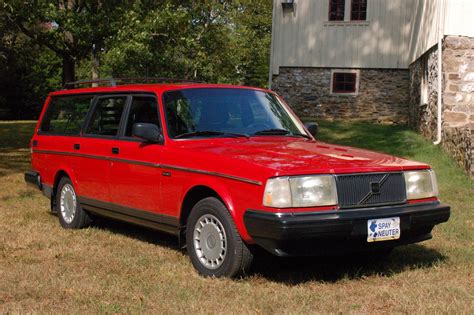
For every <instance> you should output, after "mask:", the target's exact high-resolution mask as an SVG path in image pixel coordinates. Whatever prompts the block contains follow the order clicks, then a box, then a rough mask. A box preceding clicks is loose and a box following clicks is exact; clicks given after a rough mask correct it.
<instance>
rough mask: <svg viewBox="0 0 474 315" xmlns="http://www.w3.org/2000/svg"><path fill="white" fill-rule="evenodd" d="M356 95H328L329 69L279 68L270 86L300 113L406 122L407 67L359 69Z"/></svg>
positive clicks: (327, 116)
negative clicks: (398, 68) (405, 68)
mask: <svg viewBox="0 0 474 315" xmlns="http://www.w3.org/2000/svg"><path fill="white" fill-rule="evenodd" d="M359 71H360V79H359V91H358V94H357V95H334V94H331V69H330V68H280V74H279V75H275V76H274V77H273V82H272V89H273V90H274V91H276V92H277V93H279V94H280V95H281V96H283V97H284V98H285V100H286V101H287V102H288V104H289V105H290V106H291V107H292V108H293V109H294V110H295V112H296V113H297V114H298V115H299V116H310V117H315V118H323V119H351V120H367V121H373V122H385V123H406V122H407V119H408V103H409V101H410V98H409V81H410V80H409V72H408V70H387V69H360V70H359Z"/></svg>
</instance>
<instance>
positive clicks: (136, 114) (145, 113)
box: [125, 96, 160, 137]
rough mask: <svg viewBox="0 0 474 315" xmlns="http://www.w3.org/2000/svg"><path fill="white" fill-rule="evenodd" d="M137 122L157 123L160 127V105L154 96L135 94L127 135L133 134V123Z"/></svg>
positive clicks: (128, 119) (126, 130)
mask: <svg viewBox="0 0 474 315" xmlns="http://www.w3.org/2000/svg"><path fill="white" fill-rule="evenodd" d="M137 123H148V124H155V125H157V126H158V127H160V120H159V118H158V105H157V104H156V99H155V98H154V97H148V96H134V97H133V100H132V104H131V106H130V112H129V114H128V118H127V127H126V128H125V136H126V137H131V136H132V129H133V125H134V124H137Z"/></svg>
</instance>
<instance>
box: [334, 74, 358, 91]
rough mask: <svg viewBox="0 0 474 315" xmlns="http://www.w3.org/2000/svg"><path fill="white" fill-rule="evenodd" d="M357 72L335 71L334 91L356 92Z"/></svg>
mask: <svg viewBox="0 0 474 315" xmlns="http://www.w3.org/2000/svg"><path fill="white" fill-rule="evenodd" d="M356 80H357V74H356V73H353V72H334V73H333V77H332V92H333V93H355V92H356Z"/></svg>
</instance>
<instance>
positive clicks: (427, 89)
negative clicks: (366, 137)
mask: <svg viewBox="0 0 474 315" xmlns="http://www.w3.org/2000/svg"><path fill="white" fill-rule="evenodd" d="M437 56H438V48H437V46H435V47H433V48H432V49H430V50H429V51H427V52H426V53H425V54H424V55H423V56H421V57H420V58H418V60H416V61H415V62H414V63H412V64H411V65H410V69H409V70H410V108H409V119H408V122H409V125H410V126H411V127H413V128H414V129H415V130H417V131H419V132H420V133H421V134H422V135H424V136H425V137H426V138H428V139H430V140H431V141H434V140H435V139H436V132H437V110H438V105H437V97H438V92H437V89H438V82H437V80H438V63H437V62H438V61H437ZM442 58H443V59H442V62H443V65H442V69H443V86H442V90H443V95H442V102H443V116H442V134H443V135H442V146H443V148H444V149H445V150H446V151H447V152H448V153H449V154H450V155H451V156H453V158H454V159H455V160H456V161H457V162H458V164H460V165H461V166H462V167H463V168H464V169H465V170H466V172H467V173H468V174H469V175H470V176H474V169H473V164H474V163H473V158H474V152H473V145H474V38H468V37H461V36H447V37H446V38H445V39H444V44H443V56H442Z"/></svg>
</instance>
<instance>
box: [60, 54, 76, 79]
mask: <svg viewBox="0 0 474 315" xmlns="http://www.w3.org/2000/svg"><path fill="white" fill-rule="evenodd" d="M73 81H76V62H75V61H74V58H73V57H71V56H70V55H63V84H66V83H67V82H73Z"/></svg>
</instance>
